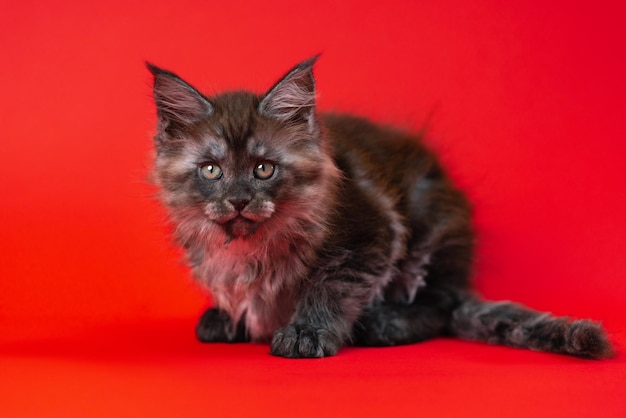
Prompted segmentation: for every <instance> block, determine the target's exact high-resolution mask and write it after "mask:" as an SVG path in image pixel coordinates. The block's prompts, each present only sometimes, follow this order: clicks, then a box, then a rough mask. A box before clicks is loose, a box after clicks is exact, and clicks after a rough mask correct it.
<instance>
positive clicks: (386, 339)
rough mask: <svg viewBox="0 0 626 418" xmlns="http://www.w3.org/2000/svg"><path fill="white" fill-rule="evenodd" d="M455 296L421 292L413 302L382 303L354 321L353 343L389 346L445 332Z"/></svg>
mask: <svg viewBox="0 0 626 418" xmlns="http://www.w3.org/2000/svg"><path fill="white" fill-rule="evenodd" d="M457 304H458V299H457V298H456V297H455V296H453V295H452V294H450V293H444V292H437V291H420V292H418V293H417V295H416V297H415V299H414V301H413V303H412V304H410V305H407V304H405V303H397V302H382V303H379V304H375V305H373V306H371V307H370V308H368V309H367V310H366V311H365V313H364V314H363V315H362V316H361V317H360V318H359V319H358V320H357V321H356V323H355V325H354V329H353V336H352V337H353V339H352V344H353V345H358V346H392V345H401V344H410V343H415V342H419V341H424V340H427V339H430V338H434V337H437V336H440V335H442V334H443V333H445V331H446V329H447V326H448V323H449V321H450V317H451V315H452V311H453V309H454V308H455V307H456V306H457Z"/></svg>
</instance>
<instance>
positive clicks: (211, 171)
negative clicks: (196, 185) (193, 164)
mask: <svg viewBox="0 0 626 418" xmlns="http://www.w3.org/2000/svg"><path fill="white" fill-rule="evenodd" d="M200 173H202V177H204V178H205V179H208V180H219V179H221V178H222V169H221V168H220V166H219V165H217V164H213V163H207V164H202V165H201V166H200Z"/></svg>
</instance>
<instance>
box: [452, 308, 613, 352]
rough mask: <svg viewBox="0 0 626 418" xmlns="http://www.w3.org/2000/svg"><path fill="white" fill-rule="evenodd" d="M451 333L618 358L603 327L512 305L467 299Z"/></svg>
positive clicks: (477, 339) (492, 342)
mask: <svg viewBox="0 0 626 418" xmlns="http://www.w3.org/2000/svg"><path fill="white" fill-rule="evenodd" d="M450 332H451V333H452V334H453V335H455V336H457V337H459V338H463V339H467V340H473V341H482V342H487V343H490V344H504V345H509V346H513V347H520V348H528V349H531V350H537V351H550V352H554V353H561V354H570V355H574V356H578V357H584V358H592V359H600V358H607V357H612V356H613V355H614V351H613V347H612V346H611V343H610V342H609V339H608V337H607V335H606V333H605V331H604V329H603V328H602V326H601V325H600V324H598V323H596V322H592V321H588V320H574V321H570V320H569V319H568V318H563V317H554V316H552V315H550V314H548V313H543V312H537V311H533V310H531V309H528V308H526V307H524V306H521V305H518V304H514V303H511V302H486V301H482V300H480V299H478V298H475V297H467V298H464V299H463V301H462V302H461V304H460V305H459V306H458V307H457V308H456V309H455V310H454V311H453V312H452V320H451V322H450Z"/></svg>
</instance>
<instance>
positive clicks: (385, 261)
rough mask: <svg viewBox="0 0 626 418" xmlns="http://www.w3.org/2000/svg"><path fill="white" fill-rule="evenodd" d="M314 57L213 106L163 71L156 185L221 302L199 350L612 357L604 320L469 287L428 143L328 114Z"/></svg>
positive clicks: (202, 328)
mask: <svg viewBox="0 0 626 418" xmlns="http://www.w3.org/2000/svg"><path fill="white" fill-rule="evenodd" d="M314 62H315V59H310V60H308V61H305V62H303V63H301V64H299V65H297V66H296V67H294V68H293V69H292V70H291V71H289V72H288V73H287V74H286V75H285V76H284V77H283V78H282V79H280V80H279V81H278V82H277V83H276V84H275V85H274V86H273V87H272V88H270V89H269V91H268V92H267V93H265V94H263V95H260V96H259V95H256V94H253V93H249V92H230V93H224V94H220V95H217V96H215V97H208V96H205V95H203V94H202V93H200V92H199V91H198V90H197V89H195V88H194V87H192V86H191V85H190V84H188V83H187V82H185V81H183V80H182V79H181V78H179V77H178V76H177V75H175V74H174V73H171V72H169V71H165V70H162V69H159V68H157V67H155V66H153V65H151V64H148V68H149V69H150V71H151V72H152V74H153V75H154V98H155V102H156V108H157V114H158V127H157V134H156V136H155V147H156V161H155V169H154V177H155V180H156V182H157V184H158V185H159V186H160V188H161V196H162V200H163V202H164V204H165V206H166V207H167V208H168V210H169V213H170V215H171V218H172V220H173V223H174V225H175V228H176V229H175V235H176V238H177V240H178V242H179V243H180V245H182V246H183V247H184V249H185V250H186V254H187V258H188V262H189V265H190V266H191V268H192V270H193V274H194V276H195V277H196V279H197V280H198V281H199V282H200V283H201V284H202V285H203V286H205V287H206V288H207V289H208V290H209V291H210V292H211V294H212V295H213V299H214V302H215V307H214V308H211V309H209V310H207V311H206V313H205V314H204V315H203V316H202V318H201V319H200V322H199V324H198V327H197V336H198V338H199V339H200V340H201V341H205V342H212V341H222V342H235V341H247V340H255V341H268V342H271V353H272V354H275V355H278V356H284V357H323V356H329V355H333V354H335V353H337V351H338V350H339V348H340V347H341V346H342V345H344V344H356V345H368V346H387V345H396V344H407V343H412V342H416V341H422V340H425V339H428V338H433V337H436V336H439V335H454V336H458V337H461V338H466V339H470V340H479V341H486V342H489V343H499V344H508V345H512V346H516V347H525V348H530V349H534V350H546V351H553V352H557V353H565V354H572V355H576V356H580V357H591V358H601V357H607V356H610V355H611V354H612V348H611V345H610V343H609V342H608V339H607V337H606V335H605V333H604V331H603V330H602V328H601V327H600V325H598V324H596V323H593V322H589V321H573V322H569V321H568V320H567V319H565V318H555V317H552V316H550V315H548V314H545V313H540V312H535V311H532V310H529V309H526V308H524V307H521V306H518V305H515V304H512V303H508V302H498V303H492V302H484V301H482V300H480V299H479V298H478V297H476V296H475V295H474V294H473V293H472V291H471V286H470V280H469V279H470V274H471V270H472V257H473V251H474V233H473V231H472V227H471V224H470V208H469V205H468V203H467V201H466V199H465V197H464V196H463V194H461V192H459V190H457V189H456V188H455V187H454V186H453V185H452V184H451V182H450V181H449V179H448V178H447V177H446V174H445V172H444V171H443V169H442V167H441V166H440V164H439V163H438V162H437V159H436V158H435V157H434V155H433V154H432V153H431V152H429V151H428V150H427V149H425V148H424V147H423V146H422V145H421V144H420V141H419V138H416V137H414V136H410V135H407V134H405V133H402V132H400V131H396V130H393V129H389V128H384V127H381V126H378V125H375V124H373V123H371V122H369V121H367V120H365V119H360V118H356V117H352V116H343V115H324V114H318V113H317V112H316V109H315V80H314V77H313V71H312V69H313V64H314Z"/></svg>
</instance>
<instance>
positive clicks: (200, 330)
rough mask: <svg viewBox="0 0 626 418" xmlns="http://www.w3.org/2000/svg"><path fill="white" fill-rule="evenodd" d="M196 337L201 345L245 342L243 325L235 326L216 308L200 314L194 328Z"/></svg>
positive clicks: (227, 316)
mask: <svg viewBox="0 0 626 418" xmlns="http://www.w3.org/2000/svg"><path fill="white" fill-rule="evenodd" d="M196 337H198V340H200V341H201V342H203V343H213V342H228V343H234V342H243V341H246V340H247V338H246V331H245V329H244V327H243V325H242V324H239V325H237V326H235V325H234V324H233V321H232V319H231V318H230V316H229V315H228V314H227V313H226V312H224V311H222V310H220V309H217V308H209V309H207V310H206V312H204V314H202V317H201V318H200V321H198V325H197V326H196Z"/></svg>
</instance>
